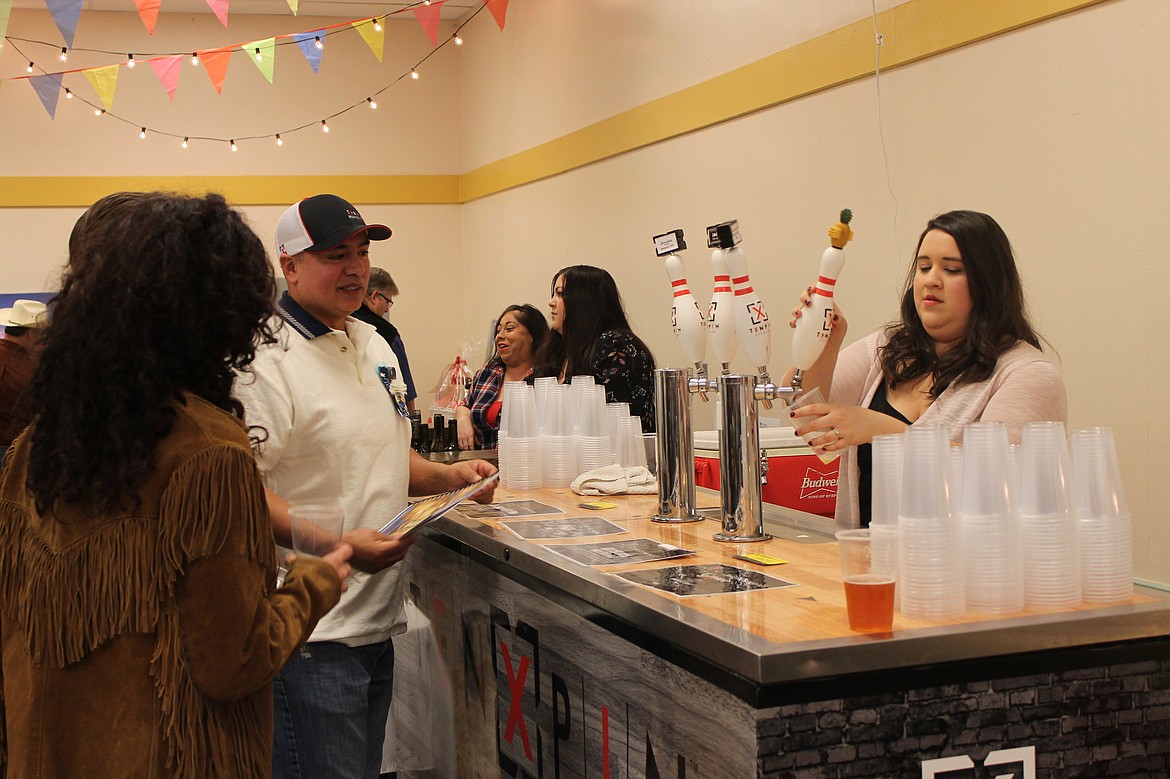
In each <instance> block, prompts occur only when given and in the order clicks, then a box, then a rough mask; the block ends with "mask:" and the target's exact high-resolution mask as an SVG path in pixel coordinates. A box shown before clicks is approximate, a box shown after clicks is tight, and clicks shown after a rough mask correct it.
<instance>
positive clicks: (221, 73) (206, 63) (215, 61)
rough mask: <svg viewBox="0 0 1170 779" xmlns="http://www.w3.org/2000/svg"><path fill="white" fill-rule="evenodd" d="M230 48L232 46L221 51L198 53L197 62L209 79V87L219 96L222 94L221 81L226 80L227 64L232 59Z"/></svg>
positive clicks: (210, 50) (212, 50)
mask: <svg viewBox="0 0 1170 779" xmlns="http://www.w3.org/2000/svg"><path fill="white" fill-rule="evenodd" d="M232 48H233V47H232V46H225V47H223V48H222V49H208V50H207V51H201V52H199V61H200V62H201V63H203V69H204V70H206V71H207V75H208V76H210V77H211V85H212V86H213V87H215V91H216V92H218V93H219V94H221V95H222V94H223V80H224V79H225V78H227V69H228V63H229V62H231V59H232Z"/></svg>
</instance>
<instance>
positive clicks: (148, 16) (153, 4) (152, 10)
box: [134, 0, 162, 35]
mask: <svg viewBox="0 0 1170 779" xmlns="http://www.w3.org/2000/svg"><path fill="white" fill-rule="evenodd" d="M134 5H136V6H138V16H139V17H141V18H142V23H143V24H144V25H146V34H147V35H154V23H155V22H157V21H158V9H159V8H160V7H161V6H162V0H134Z"/></svg>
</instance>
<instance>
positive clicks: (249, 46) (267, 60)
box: [240, 38, 276, 84]
mask: <svg viewBox="0 0 1170 779" xmlns="http://www.w3.org/2000/svg"><path fill="white" fill-rule="evenodd" d="M240 48H241V49H243V50H244V53H246V54H247V55H248V59H250V60H252V64H253V65H255V66H256V67H258V68H260V72H261V73H263V74H264V78H266V79H268V83H269V84H271V83H272V68H273V66H274V65H276V38H265V39H264V40H262V41H252V42H251V43H243V44H240Z"/></svg>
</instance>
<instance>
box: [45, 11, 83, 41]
mask: <svg viewBox="0 0 1170 779" xmlns="http://www.w3.org/2000/svg"><path fill="white" fill-rule="evenodd" d="M45 5H46V6H48V8H49V13H51V14H52V15H53V21H54V22H55V23H56V25H57V29H58V30H60V31H61V37H62V38H64V39H65V45H66V46H68V47H69V48H73V36H74V35H76V34H77V20H78V19H79V18H81V0H45Z"/></svg>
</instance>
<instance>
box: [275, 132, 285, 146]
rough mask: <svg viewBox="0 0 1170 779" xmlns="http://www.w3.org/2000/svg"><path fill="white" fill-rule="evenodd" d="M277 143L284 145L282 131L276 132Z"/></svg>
mask: <svg viewBox="0 0 1170 779" xmlns="http://www.w3.org/2000/svg"><path fill="white" fill-rule="evenodd" d="M276 145H277V146H284V141H283V140H281V137H280V133H277V134H276Z"/></svg>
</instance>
